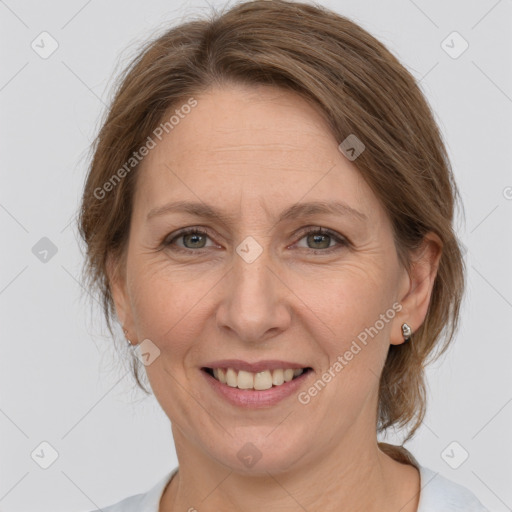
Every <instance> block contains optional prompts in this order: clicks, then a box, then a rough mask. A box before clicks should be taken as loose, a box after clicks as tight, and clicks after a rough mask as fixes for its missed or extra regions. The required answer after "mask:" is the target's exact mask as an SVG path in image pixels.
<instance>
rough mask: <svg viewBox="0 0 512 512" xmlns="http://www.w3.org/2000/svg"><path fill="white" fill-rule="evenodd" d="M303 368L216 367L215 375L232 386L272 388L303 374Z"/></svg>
mask: <svg viewBox="0 0 512 512" xmlns="http://www.w3.org/2000/svg"><path fill="white" fill-rule="evenodd" d="M303 372H304V369H303V368H295V369H293V368H286V370H283V369H277V370H264V371H262V372H257V373H252V372H246V371H245V370H239V371H238V372H237V371H236V370H235V369H233V368H214V369H213V376H214V377H215V378H216V379H217V380H218V381H220V382H222V383H223V384H227V385H228V386H230V387H232V388H239V389H256V390H259V391H262V390H265V389H270V388H271V387H272V386H273V385H274V386H280V385H281V384H284V383H285V382H290V381H291V380H292V379H293V378H294V377H298V376H299V375H302V373H303Z"/></svg>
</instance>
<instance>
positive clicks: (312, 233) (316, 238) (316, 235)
mask: <svg viewBox="0 0 512 512" xmlns="http://www.w3.org/2000/svg"><path fill="white" fill-rule="evenodd" d="M301 234H302V237H301V240H303V239H306V244H308V245H307V246H306V249H311V250H313V251H314V252H315V254H318V253H322V254H326V253H331V252H332V251H335V250H338V249H340V248H342V247H347V246H348V245H349V244H348V241H347V240H346V239H345V238H343V237H342V236H341V235H339V234H338V233H336V232H335V231H331V230H330V229H325V228H321V227H317V228H313V229H311V228H310V229H307V230H306V231H303V232H302V233H301ZM333 241H334V242H337V245H331V242H333ZM310 245H312V246H313V247H310ZM302 247H304V246H302Z"/></svg>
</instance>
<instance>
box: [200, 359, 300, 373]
mask: <svg viewBox="0 0 512 512" xmlns="http://www.w3.org/2000/svg"><path fill="white" fill-rule="evenodd" d="M203 367H204V368H212V369H213V368H233V369H234V370H244V371H246V372H252V373H257V372H262V371H264V370H277V369H280V368H282V369H283V370H286V369H287V368H293V369H295V368H309V367H308V366H307V365H304V364H301V363H292V362H289V361H277V360H275V359H272V360H270V359H268V360H264V361H256V362H254V363H249V362H247V361H243V360H241V359H222V360H220V361H211V362H209V363H206V364H205V365H204V366H203Z"/></svg>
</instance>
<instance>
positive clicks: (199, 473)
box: [109, 84, 442, 512]
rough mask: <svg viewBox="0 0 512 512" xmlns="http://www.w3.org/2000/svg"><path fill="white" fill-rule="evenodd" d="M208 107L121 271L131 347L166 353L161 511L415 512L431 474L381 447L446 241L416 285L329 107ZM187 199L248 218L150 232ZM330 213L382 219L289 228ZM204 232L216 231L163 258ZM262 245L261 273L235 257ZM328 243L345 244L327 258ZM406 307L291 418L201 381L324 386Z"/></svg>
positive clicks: (333, 218) (149, 184) (425, 250)
mask: <svg viewBox="0 0 512 512" xmlns="http://www.w3.org/2000/svg"><path fill="white" fill-rule="evenodd" d="M196 99H197V101H198V105H197V106H196V107H195V108H194V109H193V110H192V112H191V113H190V114H189V115H188V116H186V117H185V118H184V119H183V120H181V121H180V123H179V124H178V125H177V126H175V128H174V129H173V130H172V131H171V132H170V133H169V134H168V135H166V136H165V137H164V138H163V140H162V141H161V142H159V143H158V145H157V147H156V148H154V149H153V150H152V151H151V152H150V154H149V155H148V156H147V157H146V158H145V160H144V161H143V164H142V168H141V169H140V174H139V176H138V182H137V188H136V194H135V198H134V205H133V212H132V222H131V227H130V234H129V243H128V246H127V251H126V254H125V256H126V259H124V260H123V262H122V265H121V267H120V271H118V272H116V271H115V269H116V268H117V269H118V270H119V267H116V265H115V263H116V262H110V263H109V268H111V269H112V270H111V271H110V274H109V275H110V279H111V284H112V291H113V296H114V301H115V305H116V310H117V314H118V318H119V320H120V322H121V323H122V324H123V325H124V327H125V328H126V329H127V332H128V336H127V337H128V338H129V339H130V340H132V341H133V340H135V341H136V340H138V341H142V340H144V339H150V340H151V341H152V342H153V343H154V344H155V345H156V346H157V347H158V349H159V350H160V355H159V356H158V357H157V358H156V359H155V360H154V361H153V362H152V363H151V364H150V365H148V366H147V367H146V371H147V374H148V378H149V381H150V383H151V386H152V389H153V391H154V394H155V396H156V398H157V400H158V401H159V403H160V405H161V406H162V408H163V410H164V411H165V413H166V414H167V416H168V417H169V419H170V420H171V423H172V432H173V436H174V441H175V446H176V452H177V456H178V461H179V472H178V474H177V475H176V476H175V477H174V478H173V479H172V481H171V483H170V484H169V485H168V486H167V488H166V490H165V492H164V494H163V497H162V500H161V502H160V511H161V512H169V511H175V510H189V509H190V508H191V507H195V508H196V509H197V510H199V511H200V512H208V511H213V510H216V511H217V510H244V511H245V512H252V511H256V510H261V507H269V506H271V508H272V510H280V511H284V512H286V511H297V510H303V508H302V507H304V508H305V509H307V510H309V511H317V510H327V511H330V510H336V511H342V512H344V511H347V512H348V511H351V512H354V511H359V510H361V511H363V510H364V511H366V512H368V511H370V512H371V511H377V510H378V511H380V512H383V511H390V512H391V511H393V512H396V511H398V510H401V512H415V511H416V510H417V506H418V495H419V491H420V480H419V473H418V471H417V469H416V468H414V467H413V466H410V465H406V464H400V463H398V462H396V461H394V460H393V459H391V458H390V457H389V456H387V455H385V454H384V453H383V452H382V451H380V450H379V448H378V446H377V438H376V431H375V424H376V411H377V392H378V382H379V379H378V376H380V374H381V372H382V368H383V366H384V362H385V359H386V354H387V351H388V348H389V345H390V344H395V345H397V344H401V343H403V336H402V333H401V325H402V323H404V322H407V323H408V324H409V325H410V326H411V327H412V329H413V332H415V331H416V330H417V329H418V327H419V326H420V325H421V324H422V322H423V321H424V318H425V315H426V312H427V308H428V303H429V300H430V296H431V292H432V286H433V283H434V278H435V275H436V269H437V264H438V261H439V257H440V254H441V246H442V244H441V242H440V240H439V239H438V238H437V237H436V236H435V235H434V234H429V235H428V236H427V237H426V238H425V244H424V245H423V247H422V248H421V250H418V252H417V253H416V254H414V255H413V257H414V261H415V264H414V266H413V269H412V270H411V272H410V273H407V271H406V270H405V269H404V268H403V267H402V266H401V265H400V263H399V261H398V257H397V252H396V248H395V246H394V243H393V237H392V230H391V223H390V221H389V218H388V216H387V214H386V212H385V210H384V209H383V207H382V206H381V204H380V203H379V201H378V199H377V197H376V196H375V195H374V194H373V192H372V191H371V189H370V188H369V187H368V185H367V184H366V183H365V182H364V180H363V179H362V177H361V175H360V174H359V172H358V170H357V168H356V164H357V160H356V161H354V162H351V161H349V160H348V159H347V158H346V157H345V156H344V155H343V154H342V153H341V152H340V151H339V149H338V144H339V142H340V141H337V140H335V138H334V137H333V135H332V133H331V132H330V130H329V127H328V126H327V124H326V122H325V121H324V118H323V117H322V116H321V114H320V113H319V111H318V110H317V109H316V107H315V106H313V105H311V104H310V103H308V102H306V101H305V100H304V99H302V98H301V97H299V96H298V95H296V94H294V93H293V92H290V91H283V90H280V89H276V88H273V87H269V86H242V85H234V84H230V85H225V86H223V87H222V88H220V87H217V88H213V89H210V90H208V91H207V92H206V93H204V94H202V95H200V96H197V97H196ZM173 200H190V201H199V202H204V203H207V204H209V205H212V206H214V207H216V208H218V209H221V210H222V211H223V212H224V213H226V214H230V215H232V218H231V219H230V220H229V221H227V222H226V223H222V222H220V221H217V220H212V219H205V218H201V217H196V216H192V215H190V214H185V213H168V214H167V215H162V216H155V217H153V218H152V219H151V220H150V221H147V219H146V217H147V215H148V213H149V211H150V210H152V209H154V208H155V207H159V206H162V205H164V204H166V203H167V202H169V201H173ZM331 200H337V201H343V202H345V203H347V204H348V205H350V206H351V207H353V208H355V209H357V210H359V211H360V212H362V213H364V214H365V215H366V216H367V220H365V221H363V220H360V219H357V218H356V217H352V216H349V215H333V214H329V215H327V214H316V215H314V216H313V217H310V218H303V217H294V218H292V219H289V220H287V221H284V222H282V223H277V221H276V218H277V215H278V214H279V213H280V212H281V211H283V210H284V209H286V208H287V207H288V206H291V205H293V204H296V203H301V202H305V201H331ZM189 226H193V227H202V228H205V229H207V230H208V231H209V236H207V237H206V238H205V239H204V240H203V238H200V239H199V241H198V240H194V238H193V237H192V238H191V237H186V236H185V237H183V236H182V237H181V238H178V239H175V240H174V241H173V242H172V243H171V245H167V246H164V244H163V241H164V240H167V241H170V240H172V239H173V236H174V235H173V234H174V233H176V232H177V231H178V230H179V229H181V228H184V227H189ZM306 226H310V227H313V228H319V227H323V228H328V229H331V230H333V231H334V232H335V233H337V234H338V235H339V236H340V238H345V239H346V240H347V241H348V245H342V244H340V243H339V242H337V241H336V239H335V238H327V242H325V244H322V242H321V241H318V240H317V239H315V238H314V237H311V236H310V237H308V236H307V234H303V233H302V232H301V229H302V228H304V227H306ZM248 236H251V237H253V238H254V239H255V240H256V241H257V242H258V243H259V244H260V246H261V248H262V249H263V251H262V253H261V255H260V256H259V257H258V258H257V259H256V260H255V261H253V262H252V263H247V262H246V261H244V259H242V258H241V257H240V256H239V255H238V254H237V252H236V248H237V246H238V245H239V244H240V243H241V242H242V241H243V240H244V239H245V238H246V237H248ZM326 247H337V249H335V250H334V251H333V252H330V253H328V254H327V253H326V254H322V252H321V251H324V252H325V251H327V249H326ZM178 248H181V249H183V250H186V249H188V251H189V252H188V253H180V252H178V251H177V250H176V249H178ZM194 251H195V252H194ZM200 252H202V254H200ZM117 263H119V262H117ZM394 303H399V304H401V306H402V309H401V311H400V312H398V313H397V314H396V316H394V318H393V319H391V320H389V321H388V322H387V323H385V327H384V328H383V329H382V330H380V331H379V333H378V335H376V336H374V337H373V339H372V338H370V340H371V341H370V342H369V343H368V344H367V345H366V346H365V347H364V348H363V349H362V350H361V351H360V352H359V353H358V354H357V356H355V357H354V358H353V359H352V361H350V363H349V364H348V365H347V366H346V367H344V368H343V370H342V371H341V372H339V374H337V376H336V377H335V378H333V379H332V381H331V382H330V383H329V384H328V385H327V386H325V388H324V389H323V390H322V391H321V392H320V393H318V395H317V396H315V397H314V398H312V400H311V402H310V403H309V404H307V405H303V404H301V403H300V402H299V401H298V400H297V396H296V395H295V394H293V395H292V396H290V397H288V398H286V399H285V400H283V401H281V402H280V403H279V404H278V405H276V406H271V407H268V408H265V409H258V410H247V409H241V408H239V407H236V406H233V405H231V404H229V403H227V402H226V401H224V399H222V398H219V397H218V395H217V394H216V393H215V392H214V391H213V390H212V389H211V388H210V387H209V385H207V384H206V383H205V379H204V376H203V375H202V374H201V370H200V368H201V367H202V366H204V365H205V363H206V362H208V361H213V360H216V359H217V360H218V359H225V358H238V359H243V360H246V361H251V362H252V361H258V360H262V359H279V360H285V361H292V362H297V363H301V366H304V367H306V366H311V367H312V368H313V370H314V372H313V373H311V374H310V375H309V377H308V380H307V381H306V382H305V383H304V384H303V387H302V388H301V390H307V388H308V387H310V386H311V385H312V383H313V382H314V381H316V380H317V379H318V378H319V377H320V376H321V375H322V373H323V372H324V371H326V370H327V369H328V368H329V367H331V366H332V364H333V363H334V361H336V358H337V357H338V356H339V355H343V354H344V353H345V351H346V350H347V349H348V348H349V347H350V344H351V342H352V340H354V339H355V338H356V337H357V335H358V334H359V333H361V332H362V331H364V329H365V328H367V327H369V326H373V325H374V324H375V322H376V320H378V319H379V315H381V314H383V313H385V312H386V311H387V310H389V309H390V308H391V307H392V305H393V304H394ZM248 442H250V443H253V444H254V445H255V446H256V447H257V448H258V450H259V451H260V453H261V454H262V457H261V459H260V460H259V461H258V462H257V463H256V464H255V465H254V466H252V467H251V468H247V467H245V466H244V464H242V463H241V461H240V460H239V459H238V457H237V452H238V451H239V450H240V449H241V448H242V447H243V446H244V445H245V444H246V443H248Z"/></svg>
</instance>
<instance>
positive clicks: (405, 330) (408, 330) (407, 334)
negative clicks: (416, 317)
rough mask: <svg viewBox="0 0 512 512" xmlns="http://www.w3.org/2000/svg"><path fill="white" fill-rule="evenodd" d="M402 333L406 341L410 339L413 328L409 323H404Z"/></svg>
mask: <svg viewBox="0 0 512 512" xmlns="http://www.w3.org/2000/svg"><path fill="white" fill-rule="evenodd" d="M402 335H403V337H404V341H410V339H411V335H412V329H411V326H410V325H409V324H402Z"/></svg>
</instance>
